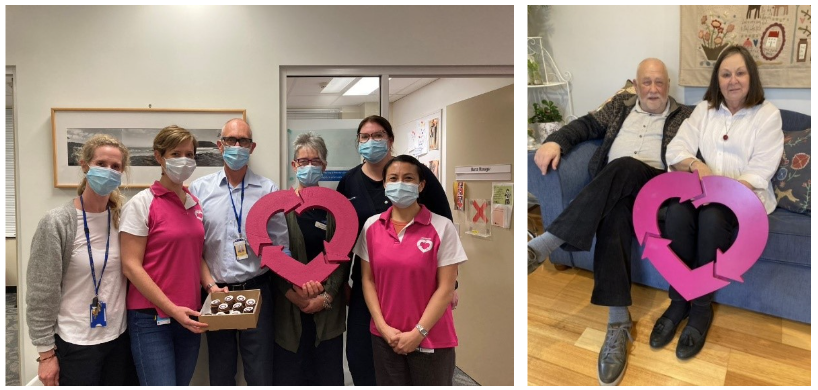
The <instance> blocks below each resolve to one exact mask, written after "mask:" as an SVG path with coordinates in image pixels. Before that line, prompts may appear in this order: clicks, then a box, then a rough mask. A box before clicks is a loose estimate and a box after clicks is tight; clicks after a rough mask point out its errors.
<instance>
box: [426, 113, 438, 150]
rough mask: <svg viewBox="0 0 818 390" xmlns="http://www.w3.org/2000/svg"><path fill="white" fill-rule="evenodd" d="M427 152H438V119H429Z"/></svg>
mask: <svg viewBox="0 0 818 390" xmlns="http://www.w3.org/2000/svg"><path fill="white" fill-rule="evenodd" d="M428 123H429V150H438V149H440V145H439V143H438V133H439V131H438V130H439V129H440V117H435V118H432V119H429V122H428Z"/></svg>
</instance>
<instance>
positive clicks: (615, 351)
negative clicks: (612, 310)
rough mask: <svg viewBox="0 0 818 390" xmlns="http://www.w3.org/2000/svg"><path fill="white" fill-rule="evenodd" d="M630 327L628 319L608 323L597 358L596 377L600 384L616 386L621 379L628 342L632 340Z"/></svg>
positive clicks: (625, 365) (625, 361)
mask: <svg viewBox="0 0 818 390" xmlns="http://www.w3.org/2000/svg"><path fill="white" fill-rule="evenodd" d="M631 328H633V322H632V321H630V319H629V320H628V322H622V323H616V324H608V332H607V333H606V334H605V342H604V343H603V344H602V350H600V351H599V359H598V360H597V378H598V379H599V384H600V385H602V386H616V385H618V384H619V382H621V381H622V377H623V376H624V375H625V367H627V366H628V342H629V341H630V342H633V337H631Z"/></svg>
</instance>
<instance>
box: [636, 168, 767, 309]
mask: <svg viewBox="0 0 818 390" xmlns="http://www.w3.org/2000/svg"><path fill="white" fill-rule="evenodd" d="M676 197H678V198H680V199H679V202H686V201H692V203H693V206H695V207H697V208H698V207H699V206H702V205H705V204H708V203H720V204H723V205H725V206H727V207H728V208H730V210H732V211H733V213H734V214H735V215H736V219H738V236H737V237H736V240H735V242H733V245H731V246H730V248H728V249H727V251H726V252H722V251H721V250H716V261H715V262H712V261H711V262H709V263H707V264H705V265H703V266H701V267H699V268H696V269H693V270H691V269H690V268H689V267H688V266H687V265H686V264H685V263H684V262H683V261H682V260H681V259H680V258H679V256H678V255H676V253H675V252H673V250H672V249H671V248H670V246H669V245H670V243H671V240H668V239H665V238H662V237H661V233H660V231H659V221H658V219H657V214H658V211H659V207H660V206H661V205H662V203H664V202H665V201H666V200H668V199H670V198H676ZM633 229H634V232H635V233H636V239H637V240H638V241H639V244H640V245H642V247H643V248H644V249H643V251H642V258H643V259H648V260H649V261H650V262H651V264H653V266H654V267H655V268H656V270H657V271H659V274H661V275H662V277H664V278H665V280H667V282H668V283H670V285H671V286H673V288H675V289H676V291H678V292H679V294H681V295H682V296H683V297H684V298H685V299H687V300H688V301H689V300H693V299H695V298H698V297H700V296H702V295H705V294H708V293H711V292H713V291H716V290H718V289H720V288H723V287H726V286H727V285H729V284H730V281H731V280H735V281H739V282H744V279H742V277H741V275H743V274H744V273H745V272H747V270H749V269H750V267H752V266H753V264H755V262H756V261H758V258H759V257H761V252H762V251H763V250H764V246H765V245H766V244H767V233H768V232H769V220H768V219H767V211H766V210H765V209H764V205H763V204H762V203H761V200H759V199H758V197H757V196H756V195H755V193H753V191H752V190H750V189H749V188H747V187H745V186H744V185H743V184H741V183H739V182H738V181H736V180H734V179H731V178H729V177H724V176H705V177H704V178H702V179H701V180H699V174H698V172H692V173H688V172H669V173H664V174H661V175H659V176H656V177H655V178H653V179H651V180H650V181H649V182H647V184H645V186H644V187H642V190H641V191H639V194H638V195H637V196H636V201H635V203H634V205H633Z"/></svg>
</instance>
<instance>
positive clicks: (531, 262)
mask: <svg viewBox="0 0 818 390" xmlns="http://www.w3.org/2000/svg"><path fill="white" fill-rule="evenodd" d="M537 257H538V256H537V251H535V250H534V249H532V248H531V247H528V274H529V275H531V274H532V273H534V271H536V270H537V268H539V267H540V265H542V263H543V262H542V261H539V260H538V259H537ZM543 261H544V259H543Z"/></svg>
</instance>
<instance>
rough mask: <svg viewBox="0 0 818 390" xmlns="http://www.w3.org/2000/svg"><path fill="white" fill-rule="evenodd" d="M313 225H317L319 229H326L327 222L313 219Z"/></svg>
mask: <svg viewBox="0 0 818 390" xmlns="http://www.w3.org/2000/svg"><path fill="white" fill-rule="evenodd" d="M315 227H317V228H319V229H321V230H327V224H326V223H323V222H321V221H315Z"/></svg>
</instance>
